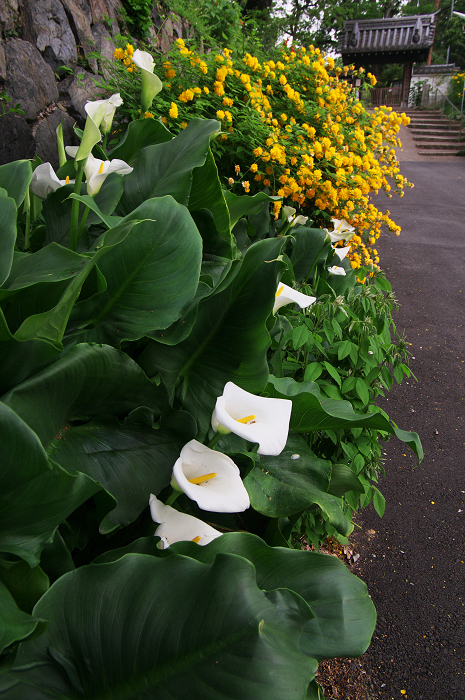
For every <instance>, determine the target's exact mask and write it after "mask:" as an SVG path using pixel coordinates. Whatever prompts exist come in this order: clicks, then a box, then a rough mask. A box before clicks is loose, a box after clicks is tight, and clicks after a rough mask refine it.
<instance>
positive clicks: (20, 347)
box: [0, 310, 60, 396]
mask: <svg viewBox="0 0 465 700" xmlns="http://www.w3.org/2000/svg"><path fill="white" fill-rule="evenodd" d="M59 354H60V351H59V350H58V348H56V347H55V346H54V345H52V344H51V343H49V342H47V341H46V340H40V339H37V340H24V341H20V340H16V338H15V337H14V336H13V335H12V334H11V333H10V330H9V328H8V325H7V323H6V320H5V317H4V315H3V313H2V311H1V310H0V396H1V395H2V394H4V393H5V392H6V391H8V390H9V389H11V388H12V387H13V386H15V384H19V383H20V382H22V381H23V380H24V379H26V378H27V377H29V376H30V375H31V374H34V372H37V371H38V370H40V369H42V368H43V367H46V366H47V365H49V364H50V363H51V362H53V361H54V360H56V359H57V358H58V356H59Z"/></svg>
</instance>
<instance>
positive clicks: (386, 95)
mask: <svg viewBox="0 0 465 700" xmlns="http://www.w3.org/2000/svg"><path fill="white" fill-rule="evenodd" d="M370 100H371V104H372V105H373V107H379V106H380V105H386V106H387V107H389V106H394V105H400V104H401V102H402V87H400V86H399V87H389V88H388V87H382V88H371V90H370Z"/></svg>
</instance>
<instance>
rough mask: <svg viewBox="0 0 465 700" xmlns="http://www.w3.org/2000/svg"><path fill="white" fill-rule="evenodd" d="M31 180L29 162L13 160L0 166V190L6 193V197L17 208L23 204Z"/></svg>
mask: <svg viewBox="0 0 465 700" xmlns="http://www.w3.org/2000/svg"><path fill="white" fill-rule="evenodd" d="M31 180H32V167H31V161H30V160H15V161H14V162H13V163H7V164H6V165H0V188H2V189H4V190H6V191H7V192H8V197H11V198H12V199H14V200H15V202H16V206H17V207H20V206H21V204H22V203H23V201H24V198H25V196H26V193H27V191H28V189H29V185H30V184H31Z"/></svg>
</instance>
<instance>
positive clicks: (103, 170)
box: [66, 146, 134, 197]
mask: <svg viewBox="0 0 465 700" xmlns="http://www.w3.org/2000/svg"><path fill="white" fill-rule="evenodd" d="M77 150H78V146H66V152H67V153H68V155H70V156H71V157H74V156H75V154H76V151H77ZM133 170H134V168H131V166H130V165H128V164H127V163H125V162H124V160H120V159H119V158H114V159H113V160H100V159H99V158H94V156H93V155H92V153H91V154H90V155H89V156H88V158H87V161H86V164H85V166H84V174H85V176H86V184H87V193H88V194H90V195H91V197H93V196H94V195H96V194H97V192H100V188H101V186H102V185H103V183H104V181H105V178H106V177H108V175H109V174H110V173H119V174H120V175H128V174H129V173H132V171H133Z"/></svg>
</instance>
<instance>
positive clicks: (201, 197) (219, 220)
mask: <svg viewBox="0 0 465 700" xmlns="http://www.w3.org/2000/svg"><path fill="white" fill-rule="evenodd" d="M188 207H189V211H191V212H193V211H198V210H199V209H209V210H210V211H211V213H212V214H213V219H214V221H215V226H216V230H217V231H218V233H219V235H220V236H221V237H222V238H223V239H224V240H225V241H226V242H227V243H228V245H229V246H232V236H231V220H230V218H229V210H228V207H227V205H226V201H225V198H224V193H223V190H222V189H221V184H220V181H219V178H218V168H217V167H216V163H215V159H214V158H213V155H212V152H211V151H208V154H207V157H206V159H205V163H204V164H203V165H202V166H201V167H200V168H195V170H194V173H193V180H192V187H191V191H190V195H189V203H188Z"/></svg>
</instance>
